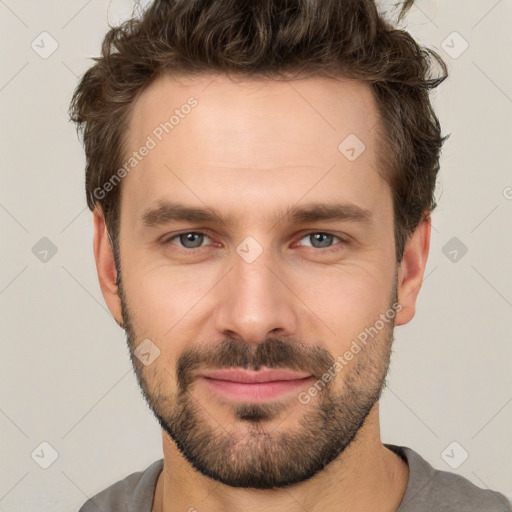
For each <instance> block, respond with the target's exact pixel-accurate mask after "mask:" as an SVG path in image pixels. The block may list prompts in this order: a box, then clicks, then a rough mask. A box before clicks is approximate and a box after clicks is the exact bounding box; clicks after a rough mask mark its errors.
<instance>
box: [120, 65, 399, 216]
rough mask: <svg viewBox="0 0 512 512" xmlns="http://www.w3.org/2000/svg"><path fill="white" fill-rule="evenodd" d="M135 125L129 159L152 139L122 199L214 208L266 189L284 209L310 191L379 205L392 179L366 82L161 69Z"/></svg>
mask: <svg viewBox="0 0 512 512" xmlns="http://www.w3.org/2000/svg"><path fill="white" fill-rule="evenodd" d="M129 127H130V130H129V132H128V137H127V141H128V144H127V148H128V151H127V155H126V157H127V158H129V156H130V154H131V153H132V152H133V151H137V150H138V149H139V148H141V147H142V146H144V145H147V144H148V141H149V139H151V143H150V145H151V146H152V148H151V150H150V151H149V152H147V156H145V157H144V158H141V159H140V161H138V162H137V166H136V168H134V170H133V171H130V173H129V175H127V176H126V178H125V179H124V183H123V193H122V197H123V199H122V201H123V203H125V202H127V198H129V203H130V204H132V205H134V206H135V207H139V208H146V207H147V206H148V205H149V204H150V203H154V202H155V201H157V200H158V199H161V198H167V199H173V196H179V197H183V196H187V197H186V199H189V200H190V201H189V202H194V203H196V204H197V203H198V200H200V202H203V203H207V204H208V205H209V206H213V207H215V206H216V205H217V206H222V205H223V206H226V207H227V205H229V204H234V202H235V201H236V200H237V199H238V200H239V202H240V199H241V198H243V201H244V204H243V205H239V206H245V207H248V205H249V204H252V205H258V204H260V205H262V206H263V203H262V202H261V199H262V198H263V196H265V197H266V198H268V197H273V198H274V200H275V201H277V202H279V203H280V207H281V208H282V207H283V206H287V204H283V202H285V203H286V202H289V203H292V204H293V203H295V202H296V201H299V200H300V198H301V196H305V195H306V194H307V195H308V199H315V200H318V199H319V198H322V197H324V198H325V199H326V200H334V199H340V198H343V196H344V195H346V196H347V198H348V199H352V200H353V199H356V200H357V199H359V200H360V201H362V203H364V204H361V206H363V207H371V206H372V204H371V203H372V201H373V206H377V207H378V206H379V205H378V204H376V202H377V203H378V202H379V201H380V202H382V200H383V198H382V191H383V190H384V189H386V188H387V185H386V184H385V183H384V181H383V180H382V179H381V177H380V176H379V174H378V172H377V169H378V165H379V164H378V159H377V128H378V114H377V107H376V103H375V99H374V96H373V93H372V91H371V89H370V86H369V85H368V84H366V83H364V82H361V81H355V80H348V79H339V80H334V79H331V78H323V77H314V78H307V79H303V80H293V81H272V80H263V79H261V80H254V79H253V80H251V79H247V78H245V79H241V80H237V81H234V80H232V79H230V78H228V77H225V76H222V75H201V76H195V77H190V76H189V77H180V78H171V77H169V76H163V77H160V78H158V79H157V80H156V81H155V82H153V83H152V84H151V85H150V86H149V87H148V88H147V89H145V90H144V91H143V93H142V94H141V95H140V96H139V98H138V99H137V101H136V102H135V104H134V106H133V110H132V113H131V117H130V121H129ZM354 154H355V156H356V158H355V159H354V158H353V157H354ZM387 195H389V191H388V194H387ZM314 196H316V197H314ZM355 196H359V197H355ZM387 199H389V198H387ZM381 206H382V205H381ZM252 210H253V211H254V207H253V208H252Z"/></svg>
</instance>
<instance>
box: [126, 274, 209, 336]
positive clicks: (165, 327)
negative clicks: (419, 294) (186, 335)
mask: <svg viewBox="0 0 512 512" xmlns="http://www.w3.org/2000/svg"><path fill="white" fill-rule="evenodd" d="M217 275H218V272H216V271H214V270H213V269H212V268H210V269H209V270H206V269H205V268H200V266H184V267H181V268H179V267H176V266H172V267H171V266H168V265H160V266H153V267H150V266H142V265H139V266H134V267H132V268H131V269H130V270H129V271H126V272H124V274H123V286H124V289H125V294H126V297H127V302H128V304H129V307H130V312H131V314H132V316H133V318H134V320H135V321H136V325H137V326H138V330H139V332H140V334H142V332H147V333H148V335H152V336H154V337H155V338H157V339H162V338H164V337H165V338H169V337H171V338H172V337H173V334H172V333H173V331H174V332H178V331H181V330H182V329H183V327H184V326H186V325H187V322H190V321H191V319H192V320H193V318H194V317H195V313H197V312H198V311H200V305H201V300H202V299H203V298H204V297H205V296H206V295H207V294H208V292H209V291H210V290H211V289H212V286H213V285H214V284H215V282H216V281H218V277H217Z"/></svg>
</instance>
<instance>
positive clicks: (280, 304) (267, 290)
mask: <svg viewBox="0 0 512 512" xmlns="http://www.w3.org/2000/svg"><path fill="white" fill-rule="evenodd" d="M287 285H288V283H286V278H285V276H284V275H282V276H281V275H280V273H279V270H278V268H277V265H275V264H273V262H272V261H271V257H269V256H268V255H266V254H265V252H264V253H263V254H262V255H261V256H260V257H259V258H258V259H257V260H256V261H253V262H252V263H248V262H247V261H245V260H244V259H243V258H241V257H239V256H238V255H237V254H235V256H234V261H233V267H232V269H231V271H230V272H228V274H227V275H226V277H225V278H224V280H223V286H222V287H221V296H220V297H219V298H218V302H217V306H216V314H215V327H216V330H217V332H218V333H219V334H221V335H223V336H229V337H232V338H238V339H241V340H243V341H245V342H246V343H253V344H256V343H262V342H263V341H265V339H266V338H267V337H268V336H269V335H279V336H292V335H294V334H295V333H296V330H297V324H298V317H297V308H296V304H294V300H296V298H295V296H294V294H293V292H292V291H291V290H290V288H289V285H288V286H287Z"/></svg>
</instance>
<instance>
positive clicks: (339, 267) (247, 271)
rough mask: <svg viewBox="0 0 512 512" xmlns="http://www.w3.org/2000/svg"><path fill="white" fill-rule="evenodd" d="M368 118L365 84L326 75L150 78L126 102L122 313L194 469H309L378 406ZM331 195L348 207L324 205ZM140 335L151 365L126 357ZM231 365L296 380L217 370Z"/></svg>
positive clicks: (380, 209) (217, 473)
mask: <svg viewBox="0 0 512 512" xmlns="http://www.w3.org/2000/svg"><path fill="white" fill-rule="evenodd" d="M212 80H214V81H212ZM191 97H193V98H194V99H195V101H197V104H196V105H195V106H194V107H193V108H183V107H182V106H183V105H186V104H187V100H188V99H189V98H191ZM188 104H189V105H190V104H191V103H190V101H189V102H188ZM176 109H177V110H178V111H179V113H178V114H177V117H179V121H178V122H176V119H177V117H176V118H175V119H174V120H173V125H174V126H173V128H172V129H169V127H168V126H167V128H168V131H169V133H166V132H165V130H163V129H162V127H161V126H160V125H161V123H165V122H166V121H169V118H170V117H171V115H172V114H173V113H174V111H175V110H176ZM376 124H377V115H376V105H375V102H374V99H373V96H372V94H371V91H370V88H369V86H368V85H366V84H364V83H362V82H354V81H341V82H340V81H335V80H331V79H326V78H325V79H323V78H309V79H306V80H302V81H293V82H290V83H286V82H275V81H271V82H264V81H255V80H254V81H249V80H245V81H243V82H241V83H234V82H232V81H230V80H229V79H228V78H225V77H220V76H208V77H196V78H194V79H191V78H187V79H185V78H183V79H181V80H180V81H179V82H178V81H175V80H172V79H170V78H160V79H158V80H157V81H156V82H154V83H153V84H152V85H151V86H150V87H149V88H147V89H146V90H145V91H144V92H143V94H142V95H141V96H140V98H139V99H138V100H137V102H136V104H135V108H134V111H133V113H132V117H131V121H130V131H129V134H128V148H129V151H128V153H127V158H128V157H129V156H130V154H131V152H132V151H136V150H138V149H139V148H140V147H141V146H143V145H144V144H147V142H148V136H150V138H151V139H152V141H153V142H154V144H153V143H149V145H150V146H154V147H151V149H150V151H149V152H148V155H147V156H145V157H144V158H142V159H141V161H140V162H139V163H138V164H137V166H136V167H135V168H134V169H133V170H131V171H130V173H129V174H128V175H127V176H126V177H125V178H124V180H123V183H122V198H121V215H120V218H121V222H120V238H119V244H120V245H119V247H120V261H121V287H120V295H121V298H122V310H123V317H124V322H125V324H126V329H127V334H128V342H129V346H130V351H131V354H132V361H133V364H134V368H135V370H136V373H137V377H138V380H139V383H140V385H141V388H142V390H143V393H144V396H145V398H146V400H147V401H148V403H149V405H150V407H151V408H152V410H153V412H154V413H155V415H156V417H157V418H158V420H159V421H160V424H161V426H162V428H163V429H164V431H165V432H166V433H167V434H168V435H169V436H170V437H171V438H172V439H173V440H174V441H175V443H176V445H177V447H178V448H179V449H180V451H181V452H182V454H183V455H184V457H185V458H186V459H187V460H188V461H189V462H190V463H191V464H192V465H193V466H194V467H195V468H196V469H198V470H199V471H201V472H202V473H203V474H204V475H207V476H209V477H211V478H213V479H216V480H219V481H221V482H224V483H226V484H228V485H232V486H239V487H256V488H271V487H280V486H285V485H289V484H292V483H296V482H300V481H303V480H306V479H308V478H310V477H311V476H313V475H314V474H315V473H317V472H318V471H320V470H321V469H322V468H324V467H325V466H326V465H327V464H328V463H329V462H331V461H333V460H334V459H335V458H336V457H337V456H338V455H339V454H340V453H341V452H342V451H343V450H344V449H345V448H346V447H347V446H348V445H349V444H350V442H351V441H352V440H353V439H354V438H355V435H356V434H357V432H358V431H359V430H360V428H361V426H362V425H363V422H364V420H365V419H366V418H367V416H368V414H369V412H370V411H371V410H372V408H374V407H376V405H375V404H376V402H377V400H378V398H379V395H380V392H381V389H382V387H383V384H384V379H385V375H386V372H387V369H388V365H389V354H390V348H391V343H392V337H393V315H392V314H391V315H390V314H389V312H390V310H391V308H392V307H393V304H394V303H395V302H396V300H397V294H396V264H395V259H394V256H395V249H394V238H393V207H392V198H391V191H390V189H389V186H388V185H387V184H386V182H385V181H384V180H383V179H382V178H381V177H380V176H379V174H378V173H377V171H376V169H377V168H378V163H377V157H376V143H377V133H376ZM158 127H160V130H158ZM155 130H156V131H155ZM347 137H349V138H348V139H347ZM355 137H357V139H356V138H355ZM160 139H161V140H160ZM345 139H347V142H345V143H344V144H341V146H340V143H342V142H343V141H344V140H345ZM358 139H359V141H361V142H362V143H363V144H364V147H365V149H364V151H362V152H361V149H362V148H363V146H362V145H361V144H360V142H358ZM339 146H340V148H339ZM351 148H353V149H351ZM359 153H360V154H359ZM354 156H355V157H356V158H354ZM171 203H172V204H171ZM177 205H179V206H177ZM334 205H344V209H340V210H339V211H338V213H344V214H345V215H337V216H334V217H329V216H326V215H319V214H323V213H329V212H328V211H327V209H326V208H323V206H324V207H327V206H331V207H332V206H334ZM181 207H185V208H194V209H200V210H204V213H203V214H201V215H192V212H184V213H185V214H184V215H179V213H180V208H181ZM182 213H183V212H182ZM196 213H198V212H196ZM331 213H332V212H331ZM207 214H209V215H207ZM315 214H316V217H315ZM180 235H181V236H180ZM395 305H396V304H395ZM386 313H388V316H387V317H386V318H388V320H387V321H384V322H383V321H382V320H381V321H380V322H379V319H382V316H381V315H383V314H386ZM365 329H370V330H371V329H373V330H371V332H372V335H371V336H368V335H367V342H366V343H362V342H361V340H362V339H363V338H364V336H361V333H364V332H366V333H368V332H369V331H368V330H367V331H365ZM375 331H376V333H375ZM358 337H359V338H358ZM143 340H150V342H148V341H144V344H143V345H141V347H145V350H143V352H148V350H147V348H148V347H149V348H150V350H149V353H150V354H151V355H146V356H142V361H143V362H146V361H145V359H146V360H149V358H150V357H151V358H152V356H153V355H154V354H156V353H158V350H159V355H158V357H156V359H154V361H152V362H151V364H144V363H143V362H141V361H140V360H139V358H138V357H137V356H136V355H135V353H134V351H135V349H136V348H137V347H138V346H139V345H140V344H141V343H142V342H143ZM354 340H359V341H357V345H358V346H359V348H360V350H359V351H357V349H355V348H354V344H353V342H354ZM155 346H156V347H157V348H158V350H156V349H155ZM151 347H153V348H151ZM347 351H352V353H353V357H352V358H350V360H349V359H347V358H343V364H342V363H340V359H338V356H344V354H345V353H346V352H347ZM337 361H338V365H336V362H337ZM340 367H341V368H340ZM228 368H231V369H246V370H253V371H252V372H249V373H251V375H253V374H255V370H258V371H261V370H265V369H269V368H271V369H279V370H289V371H291V372H294V373H293V374H291V375H288V377H294V379H292V380H289V381H288V382H283V381H282V380H281V379H282V378H283V377H282V376H281V377H280V376H274V377H273V380H276V379H277V380H280V382H274V383H273V384H269V383H267V384H261V383H260V384H254V383H252V384H251V383H249V384H248V383H245V384H234V383H233V382H226V380H224V379H223V378H221V377H223V376H222V375H220V376H219V374H217V375H215V374H212V373H211V372H212V371H214V370H219V369H228ZM329 371H330V373H331V374H332V375H333V377H332V378H331V379H330V380H329V381H328V382H325V380H324V381H322V376H323V375H324V374H325V373H326V372H329ZM244 375H245V376H247V375H248V372H245V373H244ZM208 376H209V377H210V378H208ZM212 376H213V377H217V379H215V378H213V379H212V378H211V377H212ZM224 377H225V376H224ZM229 378H232V376H231V377H229ZM235 380H236V379H235ZM318 381H322V382H321V383H320V384H319V382H318ZM315 383H316V388H315ZM312 387H313V388H315V389H316V390H317V391H316V392H315V391H311V389H312Z"/></svg>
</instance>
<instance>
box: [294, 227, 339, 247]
mask: <svg viewBox="0 0 512 512" xmlns="http://www.w3.org/2000/svg"><path fill="white" fill-rule="evenodd" d="M335 239H337V240H339V241H340V242H344V240H343V239H341V238H340V237H339V236H336V235H333V234H331V233H324V232H322V231H315V232H311V233H308V234H307V235H305V236H303V237H302V238H301V239H300V240H307V241H308V242H309V244H305V245H306V246H307V247H308V246H309V247H313V248H314V249H325V248H327V249H329V248H331V247H332V246H333V241H334V240H335ZM301 245H302V244H301ZM334 245H336V244H334Z"/></svg>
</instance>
